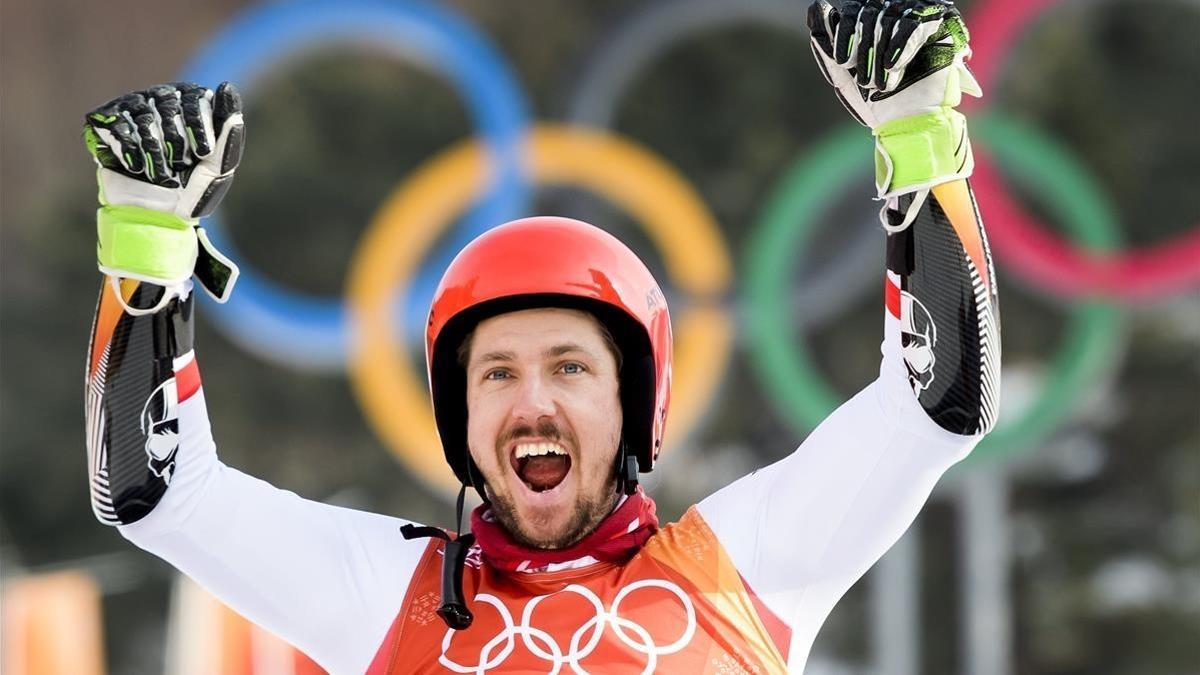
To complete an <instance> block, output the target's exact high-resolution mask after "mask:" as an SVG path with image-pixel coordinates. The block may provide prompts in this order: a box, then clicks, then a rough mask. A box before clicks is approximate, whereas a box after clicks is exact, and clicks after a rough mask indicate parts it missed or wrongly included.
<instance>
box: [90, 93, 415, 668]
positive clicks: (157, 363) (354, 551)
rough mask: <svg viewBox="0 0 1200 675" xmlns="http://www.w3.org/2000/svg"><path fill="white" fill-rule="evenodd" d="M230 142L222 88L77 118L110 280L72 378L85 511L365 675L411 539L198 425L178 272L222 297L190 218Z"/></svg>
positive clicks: (229, 270) (118, 103) (233, 104)
mask: <svg viewBox="0 0 1200 675" xmlns="http://www.w3.org/2000/svg"><path fill="white" fill-rule="evenodd" d="M243 133H244V132H243V126H242V120H241V112H240V101H239V100H238V97H237V93H236V91H235V90H234V89H233V88H232V87H230V86H228V85H222V87H220V88H219V89H218V90H217V91H216V92H213V91H211V90H208V89H205V88H203V87H198V86H196V85H186V84H179V85H164V86H160V87H154V88H152V89H150V90H147V91H144V92H134V93H132V94H128V95H126V96H123V97H121V98H118V99H116V100H114V101H112V102H110V103H108V104H106V105H104V106H102V107H100V108H99V109H97V110H95V111H93V112H92V113H90V114H89V115H88V116H87V124H86V126H85V129H84V136H85V139H86V140H87V143H88V148H89V150H90V151H91V152H92V154H93V156H94V157H95V158H96V161H97V163H98V164H99V167H100V168H99V181H100V188H101V189H100V200H101V204H102V206H101V208H100V211H99V215H98V220H99V231H100V243H99V246H98V250H97V254H98V258H99V263H100V269H101V271H102V272H104V273H105V275H106V276H105V278H104V282H103V283H102V285H101V289H100V299H99V301H98V303H97V306H96V315H95V320H94V323H93V327H92V339H91V342H90V347H89V352H88V360H87V367H86V383H85V385H86V393H85V397H86V422H87V450H88V469H89V478H90V486H91V497H92V509H93V511H94V512H95V514H96V517H97V518H98V519H99V520H100V521H101V522H102V523H105V524H108V525H115V526H117V527H118V528H119V529H120V532H121V534H122V535H123V536H125V537H126V538H128V539H129V540H131V541H133V542H134V543H135V544H137V545H138V546H140V547H141V548H143V549H146V550H147V551H150V552H152V553H154V554H155V555H157V556H159V557H161V558H163V559H164V560H166V561H167V562H169V563H171V564H172V565H174V566H175V567H177V568H178V569H179V570H180V571H182V572H184V573H185V574H187V575H188V576H190V577H192V578H193V579H195V580H196V581H197V582H199V583H200V584H201V585H202V586H204V587H205V588H206V589H207V590H209V591H210V592H212V593H213V594H214V595H216V596H217V597H218V598H220V599H221V600H222V601H224V602H225V603H226V604H228V605H229V606H231V607H232V608H234V609H235V610H237V611H238V612H240V613H242V614H243V615H245V616H246V617H247V618H249V619H251V620H252V621H254V622H256V623H258V624H260V625H262V626H264V627H266V628H268V629H269V630H271V631H273V632H275V633H276V634H278V635H280V636H281V637H283V638H285V639H287V640H289V641H290V642H292V643H293V644H295V645H296V646H297V647H299V648H300V649H301V650H303V651H304V652H305V653H307V654H308V655H309V656H311V657H312V658H313V659H315V660H316V661H317V662H318V663H320V664H321V665H322V666H324V667H325V668H327V669H329V670H330V671H332V672H338V673H341V672H362V671H364V670H365V669H366V667H367V665H368V664H369V663H370V661H371V659H372V657H373V656H374V654H375V650H376V649H377V648H378V646H379V644H380V642H381V641H382V640H383V637H384V634H385V633H386V631H387V629H388V626H389V625H390V623H391V620H392V619H393V618H394V616H395V612H396V610H397V609H398V607H399V606H400V603H401V602H402V600H403V596H404V593H405V590H406V584H407V582H408V579H409V576H410V575H411V572H412V569H413V567H414V566H415V564H416V562H417V560H418V558H419V556H420V554H421V553H422V551H423V550H424V544H423V543H413V542H406V541H404V540H403V539H402V538H401V536H400V532H399V529H400V525H401V524H402V521H398V520H396V519H393V518H387V517H384V516H378V515H373V514H368V513H361V512H356V511H351V510H348V509H341V508H336V507H332V506H328V505H324V504H319V503H316V502H311V501H307V500H304V499H301V498H300V497H298V496H296V495H295V494H293V493H291V492H286V491H283V490H279V489H276V488H274V487H272V486H270V485H268V484H267V483H264V482H262V481H260V480H257V479H255V478H252V477H250V476H247V475H245V474H243V473H241V472H239V471H237V470H235V469H231V468H229V467H227V466H225V465H223V464H222V463H221V462H220V461H219V460H218V459H217V455H216V446H215V444H214V442H213V437H212V433H211V430H210V428H209V421H208V414H207V411H206V409H205V403H204V391H203V388H202V387H201V385H200V371H199V368H198V366H197V363H196V357H195V352H194V351H193V321H194V313H193V308H194V295H193V293H192V289H193V282H192V280H191V278H192V277H193V275H194V276H195V277H196V279H197V280H198V281H199V283H200V284H201V285H203V286H204V287H205V289H206V290H208V291H209V292H210V293H212V294H213V295H214V296H215V297H217V298H218V299H224V298H225V297H227V296H228V293H229V291H230V290H231V287H232V285H233V281H234V280H235V279H236V267H234V266H233V265H232V263H230V262H229V261H228V260H226V259H225V258H224V257H222V256H221V255H220V254H219V253H217V252H216V251H214V250H212V247H211V246H210V245H209V243H208V241H207V238H206V237H204V235H203V230H200V229H198V224H199V219H200V218H201V217H203V216H205V215H207V214H208V213H210V212H211V211H212V209H213V208H215V206H216V203H217V202H218V201H219V200H220V198H221V196H222V195H223V194H224V192H225V190H226V189H227V188H228V186H229V183H230V181H231V180H232V177H233V173H234V170H235V169H236V168H237V164H238V160H239V159H240V156H241V146H242V138H243ZM261 450H262V451H263V452H281V451H282V450H283V449H282V448H269V447H266V448H262V449H261Z"/></svg>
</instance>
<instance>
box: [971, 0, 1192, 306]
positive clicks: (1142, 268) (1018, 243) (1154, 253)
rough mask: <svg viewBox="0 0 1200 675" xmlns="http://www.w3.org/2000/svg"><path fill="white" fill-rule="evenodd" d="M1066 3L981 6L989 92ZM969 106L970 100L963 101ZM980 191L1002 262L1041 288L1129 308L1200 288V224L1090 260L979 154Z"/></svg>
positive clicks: (1004, 0)
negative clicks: (1020, 43)
mask: <svg viewBox="0 0 1200 675" xmlns="http://www.w3.org/2000/svg"><path fill="white" fill-rule="evenodd" d="M1061 2H1062V0H984V1H983V2H981V3H980V4H979V5H978V7H977V8H976V9H975V11H974V13H973V14H972V16H971V20H970V21H969V22H968V25H969V26H971V27H972V29H973V30H972V31H971V50H972V57H971V70H972V71H973V72H974V73H975V76H976V79H978V80H979V83H980V84H981V85H982V86H983V87H984V90H985V91H987V90H988V88H989V87H990V86H991V85H992V84H994V83H995V81H996V77H997V73H998V72H999V70H1000V67H1001V66H1002V65H1003V57H1004V56H1005V55H1007V54H1009V53H1010V51H1009V50H1010V49H1011V47H1012V45H1013V43H1014V42H1016V40H1017V38H1018V37H1019V36H1020V35H1021V33H1023V32H1025V30H1026V29H1027V28H1028V27H1029V24H1030V23H1031V22H1032V21H1033V20H1034V19H1036V18H1037V17H1038V16H1040V15H1041V14H1043V13H1044V12H1045V11H1046V10H1048V9H1050V8H1051V7H1052V6H1054V5H1057V4H1061ZM964 103H966V101H964ZM972 180H973V182H974V184H975V189H976V190H978V191H979V192H980V193H982V194H986V195H988V199H987V203H988V208H987V212H988V213H989V214H990V216H991V217H990V218H989V219H988V221H987V227H988V238H989V239H990V243H991V245H992V247H993V248H994V249H995V251H996V254H997V255H998V256H1002V257H1004V258H1005V260H1006V262H1007V263H1008V265H1010V266H1011V267H1012V268H1013V269H1014V270H1018V271H1020V273H1021V274H1022V275H1023V276H1025V277H1027V278H1028V279H1029V280H1030V281H1033V282H1035V283H1037V284H1038V285H1040V286H1044V287H1045V288H1047V289H1049V290H1051V291H1053V292H1055V293H1057V294H1059V295H1062V296H1067V297H1078V296H1097V295H1104V296H1111V297H1112V298H1115V299H1119V300H1122V301H1126V302H1132V301H1136V300H1142V299H1145V298H1149V297H1153V296H1159V295H1165V294H1169V293H1172V292H1177V291H1181V290H1186V289H1189V288H1193V287H1195V286H1197V285H1200V223H1197V224H1196V225H1195V226H1193V230H1192V231H1191V232H1188V233H1185V234H1181V235H1178V236H1176V237H1173V238H1172V239H1170V240H1168V241H1164V242H1160V243H1157V244H1153V245H1151V246H1148V247H1145V248H1141V249H1137V250H1133V251H1126V252H1124V253H1121V252H1116V253H1092V252H1088V251H1085V250H1082V249H1079V248H1077V247H1075V246H1074V245H1073V244H1071V243H1069V242H1067V241H1066V240H1064V239H1062V238H1061V237H1059V236H1058V235H1056V234H1053V233H1052V232H1051V230H1050V229H1048V228H1047V227H1046V226H1045V225H1044V224H1043V223H1042V222H1041V221H1039V220H1038V219H1036V218H1035V217H1034V216H1032V215H1030V214H1029V212H1028V211H1026V210H1025V209H1024V208H1022V207H1021V206H1019V205H1018V204H1017V202H1016V201H1015V200H1014V199H1013V198H1012V197H1011V196H1010V193H1009V192H1008V191H1007V189H1005V186H1004V183H1003V181H1002V180H1001V179H1000V177H999V174H998V173H997V172H996V170H995V169H994V168H993V166H992V163H991V161H990V160H989V159H988V157H987V155H986V154H985V153H979V152H977V153H976V155H975V174H974V176H973V177H972Z"/></svg>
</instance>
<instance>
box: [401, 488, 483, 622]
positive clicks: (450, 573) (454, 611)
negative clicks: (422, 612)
mask: <svg viewBox="0 0 1200 675" xmlns="http://www.w3.org/2000/svg"><path fill="white" fill-rule="evenodd" d="M466 492H467V487H466V486H465V485H464V486H463V488H462V490H461V491H459V493H458V522H459V531H460V532H461V531H462V512H463V499H464V497H465V496H466ZM400 534H401V536H403V537H404V538H405V539H420V538H422V537H432V538H435V539H441V540H443V541H445V542H446V545H445V551H444V552H443V554H442V604H441V605H439V606H438V608H437V615H438V616H440V617H442V621H444V622H445V623H446V625H447V626H449V627H450V628H453V629H454V630H463V629H466V628H470V626H471V622H472V621H473V620H474V619H475V615H474V614H472V613H471V610H470V608H468V607H467V603H466V601H465V600H464V599H463V566H464V565H465V564H466V561H467V554H468V553H470V552H471V546H472V545H474V544H475V535H474V534H471V533H470V532H468V533H467V534H460V535H459V536H458V537H454V538H451V537H450V535H448V534H446V533H445V532H443V531H442V530H440V529H438V528H436V527H429V526H427V525H412V524H406V525H402V526H401V527H400Z"/></svg>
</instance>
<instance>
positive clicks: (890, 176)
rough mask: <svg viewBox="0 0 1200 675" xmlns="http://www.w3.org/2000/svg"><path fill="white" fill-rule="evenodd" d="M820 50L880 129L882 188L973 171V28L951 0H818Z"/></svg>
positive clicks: (857, 109) (837, 85)
mask: <svg viewBox="0 0 1200 675" xmlns="http://www.w3.org/2000/svg"><path fill="white" fill-rule="evenodd" d="M808 28H809V32H810V33H811V35H812V52H813V55H814V56H815V57H816V59H817V65H818V66H819V67H820V68H821V73H822V74H823V75H824V76H825V79H826V80H828V81H829V83H830V84H832V85H833V86H834V89H836V91H837V95H838V98H839V99H841V101H842V104H843V105H845V106H846V109H847V110H849V111H850V114H851V115H853V116H854V118H855V119H856V120H858V121H859V122H860V123H862V124H864V125H866V126H868V127H870V128H871V130H872V132H873V133H874V134H875V137H876V150H877V160H878V161H877V171H876V183H877V185H878V188H879V194H880V196H881V197H886V196H892V195H896V194H902V193H907V192H913V191H916V190H919V189H921V188H927V187H929V186H931V185H935V184H937V183H941V182H947V181H950V180H954V179H957V178H964V177H966V176H969V175H970V173H971V168H972V166H973V165H972V161H971V155H970V143H968V142H967V136H966V122H965V120H964V118H963V117H962V115H960V114H959V113H958V112H957V111H955V110H954V108H955V107H956V106H958V104H959V103H960V102H961V100H962V94H963V93H968V94H971V95H974V96H980V95H982V92H981V91H980V89H979V85H978V83H976V82H975V78H974V77H973V76H972V75H971V72H970V71H969V70H968V69H967V66H966V59H967V58H968V57H969V56H970V54H971V49H970V46H969V44H968V43H969V36H968V34H967V28H966V26H965V25H964V24H963V20H962V16H961V15H960V14H959V12H958V9H957V8H956V7H955V6H954V3H953V2H950V0H865V1H863V2H860V1H859V0H844V1H842V2H839V3H838V4H837V5H836V6H835V5H833V4H830V2H829V1H828V0H815V2H813V4H812V5H811V6H810V7H809V10H808Z"/></svg>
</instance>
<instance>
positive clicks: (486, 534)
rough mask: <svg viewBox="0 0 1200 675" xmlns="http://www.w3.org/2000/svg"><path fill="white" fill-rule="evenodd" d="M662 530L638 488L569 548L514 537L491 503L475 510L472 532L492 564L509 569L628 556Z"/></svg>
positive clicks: (615, 560)
mask: <svg viewBox="0 0 1200 675" xmlns="http://www.w3.org/2000/svg"><path fill="white" fill-rule="evenodd" d="M657 531H658V516H657V515H655V512H654V500H653V499H651V498H650V497H649V496H647V495H646V493H645V492H643V491H642V488H640V487H639V488H638V489H637V492H635V493H634V494H632V495H630V496H629V497H628V498H627V499H626V500H625V501H624V502H622V503H621V505H620V506H618V507H617V508H616V510H615V511H613V512H612V513H610V514H609V515H608V517H607V518H605V519H604V520H602V521H600V525H599V526H597V527H596V529H595V530H593V531H592V533H591V534H589V535H587V536H586V537H584V538H583V539H581V540H579V541H578V542H576V543H575V544H574V545H572V546H570V547H568V548H558V549H537V548H528V547H526V546H522V545H521V544H518V543H517V542H515V541H513V539H512V537H511V536H510V535H509V534H508V530H506V529H504V526H502V525H501V524H500V523H499V522H497V521H496V519H495V517H494V516H493V515H492V513H491V509H489V508H488V505H487V504H482V505H480V506H478V507H477V508H476V509H475V510H474V511H473V512H472V513H471V532H472V533H473V534H474V535H475V541H476V543H478V544H479V548H480V550H481V551H482V552H483V558H484V560H486V561H487V563H488V564H489V565H491V566H492V567H495V568H496V569H499V570H504V571H507V572H523V571H525V570H536V569H539V568H542V567H545V566H547V565H551V564H554V563H564V562H569V561H571V560H579V559H580V558H584V557H587V556H591V557H593V558H595V559H596V560H601V561H605V562H620V561H623V560H627V559H628V558H629V557H630V556H632V555H633V554H634V553H635V552H637V550H638V549H640V548H641V547H642V545H643V544H645V543H646V541H647V540H648V539H650V537H651V536H652V535H653V534H654V533H655V532H657Z"/></svg>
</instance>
